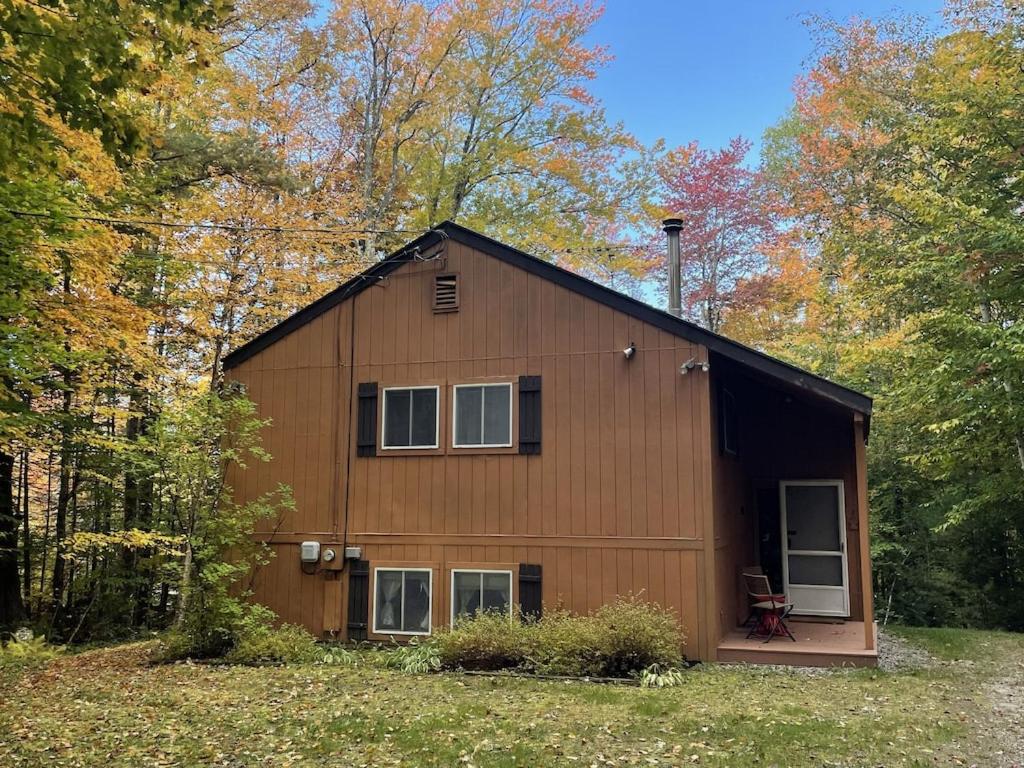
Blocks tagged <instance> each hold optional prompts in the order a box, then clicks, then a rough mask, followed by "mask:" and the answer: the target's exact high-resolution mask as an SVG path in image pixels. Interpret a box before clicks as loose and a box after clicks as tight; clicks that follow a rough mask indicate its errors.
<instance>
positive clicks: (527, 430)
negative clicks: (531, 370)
mask: <svg viewBox="0 0 1024 768" xmlns="http://www.w3.org/2000/svg"><path fill="white" fill-rule="evenodd" d="M519 452H520V453H525V454H529V455H536V454H538V453H540V376H520V377H519Z"/></svg>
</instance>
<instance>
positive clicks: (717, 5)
mask: <svg viewBox="0 0 1024 768" xmlns="http://www.w3.org/2000/svg"><path fill="white" fill-rule="evenodd" d="M606 4H607V5H606V9H605V13H604V16H603V17H602V18H601V20H600V21H598V23H597V24H596V25H595V27H594V29H593V30H592V31H591V34H590V36H589V41H590V42H591V43H594V44H600V45H604V46H607V47H608V49H609V53H611V54H612V56H614V57H615V58H614V60H613V61H612V62H611V63H610V64H609V65H607V67H605V68H604V69H603V70H601V71H600V72H599V74H598V77H597V80H596V81H595V82H593V83H592V86H591V90H592V92H593V93H594V94H595V95H596V96H597V97H598V98H599V99H600V100H601V101H602V102H603V103H604V106H605V109H606V110H607V113H608V117H609V119H610V120H611V121H612V122H617V121H620V120H621V121H622V122H623V123H624V124H625V126H626V128H627V129H629V130H630V131H632V132H633V133H634V134H635V135H636V136H637V138H639V139H640V140H641V141H643V142H644V143H647V144H650V143H651V142H653V141H655V140H656V139H658V138H664V139H665V141H666V142H667V144H668V146H670V147H673V146H677V145H679V144H683V143H686V142H689V141H691V140H694V139H696V140H698V141H699V142H700V143H701V144H702V145H705V146H707V147H709V148H716V147H719V146H722V145H723V144H725V143H726V142H727V141H728V140H729V139H730V138H731V137H733V136H735V135H737V134H742V135H743V136H745V137H747V138H748V139H750V140H751V141H753V142H754V145H755V152H756V151H757V147H758V146H759V140H760V137H761V134H762V133H763V132H764V129H765V128H767V127H768V126H770V125H772V124H773V123H775V122H776V121H777V120H778V119H779V118H780V117H781V116H782V115H783V114H785V112H786V109H787V108H788V107H789V105H790V104H791V103H792V99H793V92H792V85H793V79H794V78H795V77H796V75H797V74H799V73H800V72H801V71H802V70H803V69H804V68H805V66H806V65H807V64H808V63H810V62H811V61H812V60H813V54H814V41H813V39H812V36H811V33H810V31H809V30H808V29H807V27H806V25H805V23H804V22H805V20H806V19H807V17H808V16H809V15H811V14H819V15H826V16H830V17H832V18H836V19H840V20H846V19H848V18H850V17H851V16H861V17H869V18H875V17H879V16H886V15H891V14H892V13H894V12H896V13H901V12H902V13H911V14H918V15H928V16H935V17H936V18H937V17H938V14H939V12H940V11H941V8H942V2H941V0H904V1H903V2H898V3H894V2H893V0H759V1H758V0H724V1H721V2H715V1H714V0H705V1H704V2H701V1H700V0H606ZM750 159H753V157H751V158H750Z"/></svg>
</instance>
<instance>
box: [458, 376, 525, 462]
mask: <svg viewBox="0 0 1024 768" xmlns="http://www.w3.org/2000/svg"><path fill="white" fill-rule="evenodd" d="M453 432H454V439H453V440H452V445H453V446H454V447H455V448H507V447H509V446H511V445H512V385H511V384H457V385H456V386H455V423H454V429H453Z"/></svg>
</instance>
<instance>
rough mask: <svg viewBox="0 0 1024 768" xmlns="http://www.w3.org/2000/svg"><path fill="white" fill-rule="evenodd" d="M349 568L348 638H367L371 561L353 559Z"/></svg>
mask: <svg viewBox="0 0 1024 768" xmlns="http://www.w3.org/2000/svg"><path fill="white" fill-rule="evenodd" d="M348 568H349V570H348V619H347V626H348V639H349V640H365V639H366V628H367V626H368V623H369V620H370V563H369V561H367V560H353V561H352V562H350V563H349V566H348Z"/></svg>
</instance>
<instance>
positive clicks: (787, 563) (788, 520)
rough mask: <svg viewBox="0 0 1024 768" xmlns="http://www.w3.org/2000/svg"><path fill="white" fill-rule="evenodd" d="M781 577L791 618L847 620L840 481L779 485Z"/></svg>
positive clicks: (792, 482) (847, 606) (846, 587)
mask: <svg viewBox="0 0 1024 768" xmlns="http://www.w3.org/2000/svg"><path fill="white" fill-rule="evenodd" d="M779 495H780V498H781V504H780V508H781V513H782V514H781V515H780V517H781V518H782V574H783V579H784V581H785V586H786V595H787V597H788V598H789V602H791V603H793V613H795V614H811V615H814V616H849V615H850V587H849V583H848V580H847V573H848V571H847V567H846V510H845V509H844V505H843V482H842V480H787V481H783V482H781V483H779Z"/></svg>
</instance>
